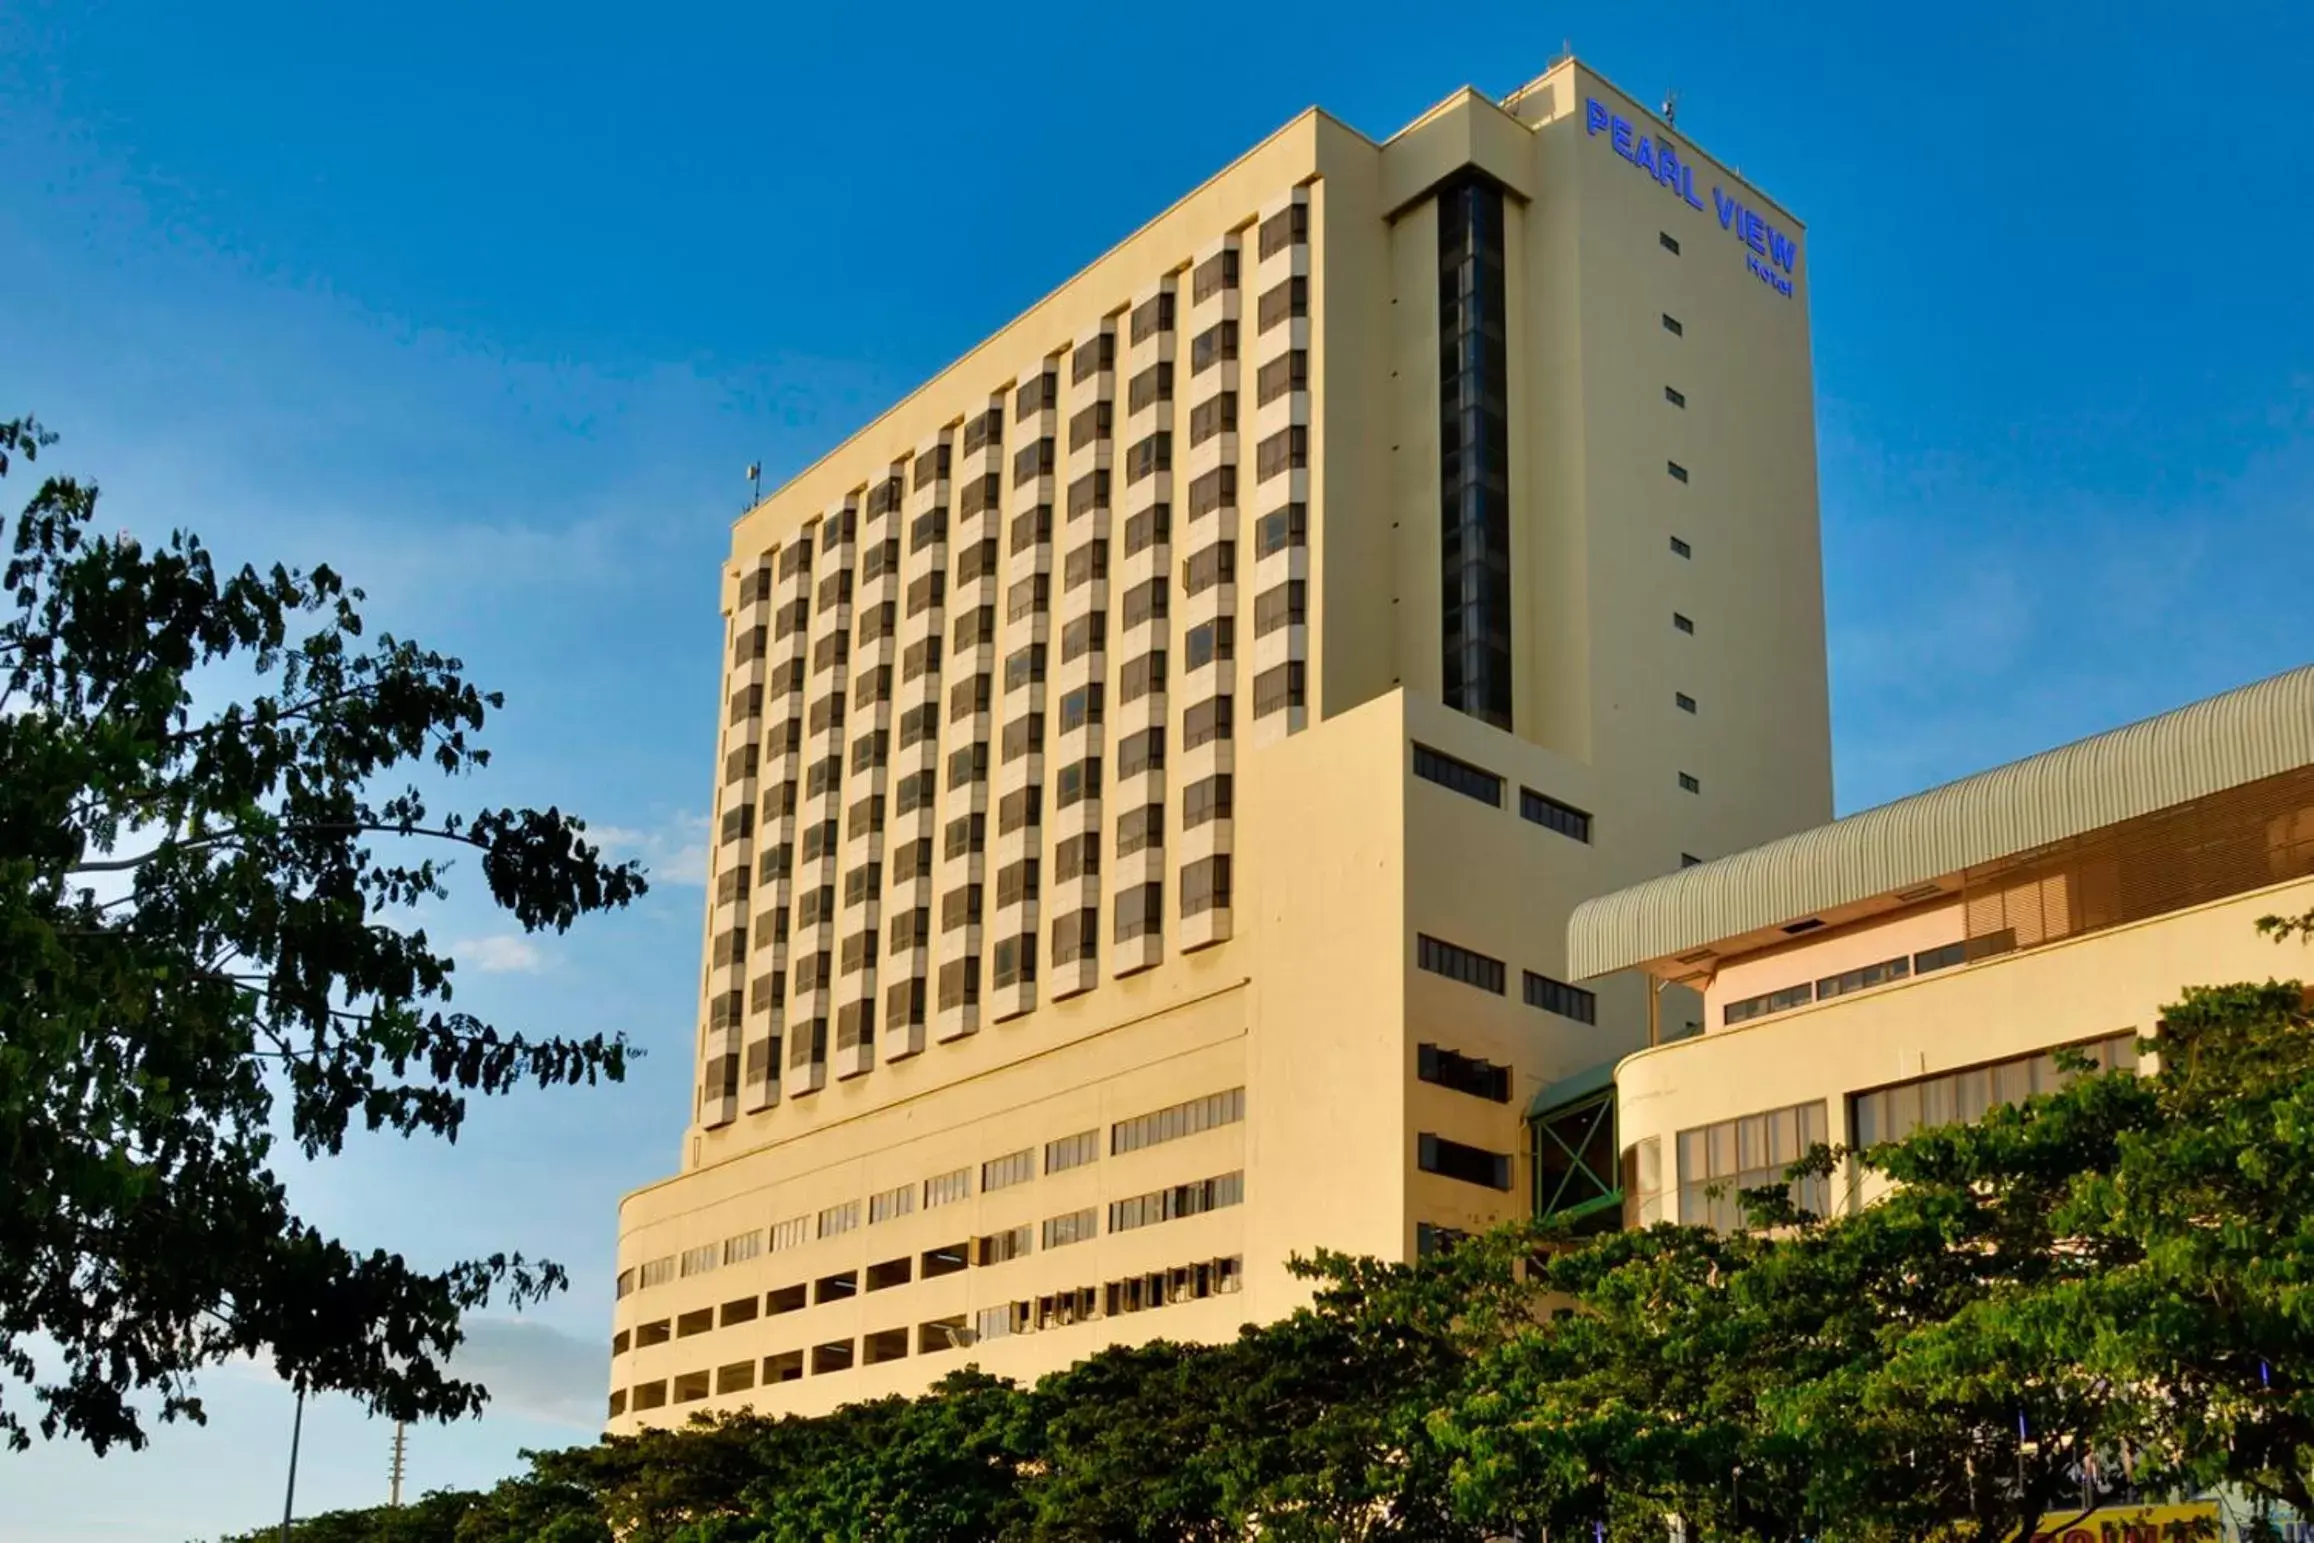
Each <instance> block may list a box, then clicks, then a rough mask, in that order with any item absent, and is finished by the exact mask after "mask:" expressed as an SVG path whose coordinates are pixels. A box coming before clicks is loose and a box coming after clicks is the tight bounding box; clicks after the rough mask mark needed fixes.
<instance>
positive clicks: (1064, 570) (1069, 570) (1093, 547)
mask: <svg viewBox="0 0 2314 1543" xmlns="http://www.w3.org/2000/svg"><path fill="white" fill-rule="evenodd" d="M1138 517H1139V516H1135V518H1138ZM1127 523H1128V524H1130V523H1131V522H1130V521H1128V522H1127ZM1108 576H1109V543H1108V542H1106V541H1088V542H1086V543H1085V544H1084V545H1083V546H1081V547H1078V548H1077V549H1076V550H1075V551H1073V552H1071V553H1069V555H1068V556H1067V557H1065V558H1063V559H1062V560H1061V587H1062V588H1063V589H1079V588H1082V587H1083V586H1084V585H1087V584H1090V583H1092V582H1093V580H1095V579H1105V578H1107V577H1108Z"/></svg>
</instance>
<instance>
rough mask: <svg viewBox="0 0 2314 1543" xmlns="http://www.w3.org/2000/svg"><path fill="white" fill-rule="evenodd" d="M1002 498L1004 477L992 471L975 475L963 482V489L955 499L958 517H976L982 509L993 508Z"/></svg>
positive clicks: (967, 518) (968, 518)
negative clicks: (982, 474)
mask: <svg viewBox="0 0 2314 1543" xmlns="http://www.w3.org/2000/svg"><path fill="white" fill-rule="evenodd" d="M1003 499H1004V479H1003V478H1002V477H999V476H998V475H996V473H994V472H989V473H988V474H987V475H985V476H980V477H975V478H973V479H972V480H971V481H970V482H967V483H965V484H964V491H963V492H962V493H961V494H960V495H958V497H957V500H956V513H957V517H958V518H959V519H966V520H970V519H974V518H977V517H978V516H979V515H980V514H981V513H982V512H983V511H985V510H989V509H993V508H995V507H996V506H997V505H998V504H999V503H1001V502H1002V501H1003Z"/></svg>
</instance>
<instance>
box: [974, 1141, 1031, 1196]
mask: <svg viewBox="0 0 2314 1543" xmlns="http://www.w3.org/2000/svg"><path fill="white" fill-rule="evenodd" d="M1035 1177H1036V1149H1035V1148H1034V1147H1022V1148H1021V1149H1020V1150H1019V1151H1017V1152H1007V1153H1006V1154H1005V1155H1004V1156H1002V1157H994V1158H990V1159H989V1160H988V1161H987V1162H985V1163H982V1164H981V1165H980V1192H981V1193H982V1194H984V1195H985V1194H987V1193H989V1192H990V1191H991V1190H998V1189H1009V1188H1011V1187H1012V1186H1013V1185H1015V1184H1025V1183H1027V1182H1028V1181H1029V1180H1030V1179H1033V1178H1035Z"/></svg>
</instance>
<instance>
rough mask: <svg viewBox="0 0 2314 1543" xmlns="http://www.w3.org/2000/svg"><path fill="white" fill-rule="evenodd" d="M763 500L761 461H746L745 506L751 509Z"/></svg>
mask: <svg viewBox="0 0 2314 1543" xmlns="http://www.w3.org/2000/svg"><path fill="white" fill-rule="evenodd" d="M762 502H763V463H762V462H761V461H750V462H748V463H747V507H748V508H750V509H752V508H754V507H755V506H756V505H757V504H760V503H762Z"/></svg>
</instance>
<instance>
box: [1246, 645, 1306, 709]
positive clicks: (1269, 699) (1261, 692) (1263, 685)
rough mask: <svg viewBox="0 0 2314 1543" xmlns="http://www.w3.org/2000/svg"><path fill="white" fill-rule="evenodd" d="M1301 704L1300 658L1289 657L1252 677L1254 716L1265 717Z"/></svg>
mask: <svg viewBox="0 0 2314 1543" xmlns="http://www.w3.org/2000/svg"><path fill="white" fill-rule="evenodd" d="M1301 705H1302V661H1301V660H1299V659H1289V660H1287V661H1286V662H1285V663H1284V664H1281V665H1278V666H1276V667H1275V668H1273V669H1267V670H1264V671H1262V672H1261V673H1260V674H1259V675H1256V676H1255V677H1254V678H1253V715H1254V716H1255V717H1256V718H1267V717H1268V716H1269V715H1270V714H1271V713H1274V712H1278V711H1281V710H1283V709H1285V708H1289V707H1300V706H1301Z"/></svg>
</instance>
